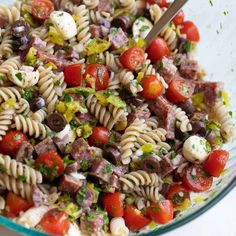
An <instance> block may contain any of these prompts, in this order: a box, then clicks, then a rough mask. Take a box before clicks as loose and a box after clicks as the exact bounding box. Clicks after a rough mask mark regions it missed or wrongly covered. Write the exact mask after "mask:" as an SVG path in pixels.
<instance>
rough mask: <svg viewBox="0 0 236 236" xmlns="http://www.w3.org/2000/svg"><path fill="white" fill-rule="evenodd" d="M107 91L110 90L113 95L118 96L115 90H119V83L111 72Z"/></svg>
mask: <svg viewBox="0 0 236 236" xmlns="http://www.w3.org/2000/svg"><path fill="white" fill-rule="evenodd" d="M108 89H110V90H112V91H113V92H114V94H116V95H118V92H116V90H119V89H120V81H119V79H118V77H117V76H116V75H115V74H114V72H111V74H110V78H109V84H108Z"/></svg>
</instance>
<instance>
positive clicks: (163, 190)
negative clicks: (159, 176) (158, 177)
mask: <svg viewBox="0 0 236 236" xmlns="http://www.w3.org/2000/svg"><path fill="white" fill-rule="evenodd" d="M170 187H171V184H167V183H164V184H163V185H162V188H161V191H160V194H161V195H162V196H164V197H166V194H167V193H168V191H169V189H170Z"/></svg>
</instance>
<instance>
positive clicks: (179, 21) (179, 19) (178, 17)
mask: <svg viewBox="0 0 236 236" xmlns="http://www.w3.org/2000/svg"><path fill="white" fill-rule="evenodd" d="M173 22H174V23H175V25H181V24H182V23H183V22H184V11H183V10H181V11H180V12H179V13H178V14H177V15H176V16H175V17H174V19H173Z"/></svg>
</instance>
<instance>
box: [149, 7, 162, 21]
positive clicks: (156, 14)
mask: <svg viewBox="0 0 236 236" xmlns="http://www.w3.org/2000/svg"><path fill="white" fill-rule="evenodd" d="M149 12H150V16H151V20H152V21H153V22H154V23H155V24H156V23H157V22H158V21H159V19H160V18H161V16H162V14H163V10H162V9H161V8H160V7H159V5H158V4H156V3H155V4H152V5H151V6H150V9H149Z"/></svg>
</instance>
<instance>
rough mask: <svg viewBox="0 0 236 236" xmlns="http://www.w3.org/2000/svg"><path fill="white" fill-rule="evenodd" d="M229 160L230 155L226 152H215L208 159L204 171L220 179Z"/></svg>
mask: <svg viewBox="0 0 236 236" xmlns="http://www.w3.org/2000/svg"><path fill="white" fill-rule="evenodd" d="M228 159H229V153H228V152H227V151H224V150H215V151H213V152H212V153H211V154H210V155H209V156H208V158H207V160H206V162H205V164H204V170H205V171H207V172H208V173H209V174H210V175H212V176H214V177H219V176H220V174H221V173H222V172H223V171H224V168H225V166H226V163H227V161H228Z"/></svg>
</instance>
